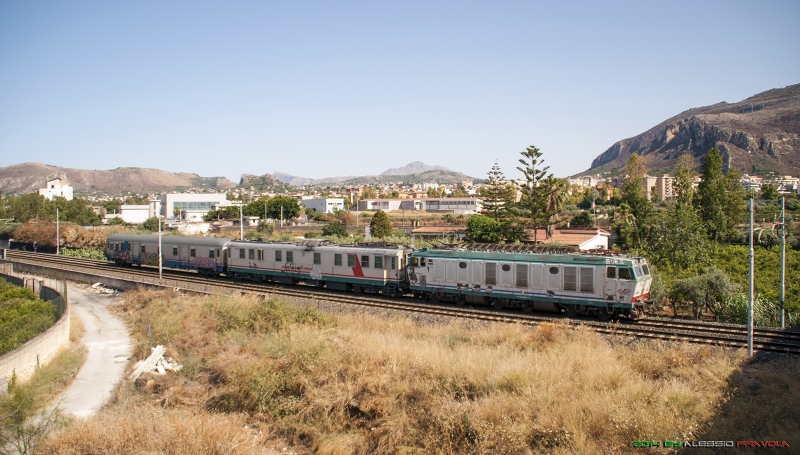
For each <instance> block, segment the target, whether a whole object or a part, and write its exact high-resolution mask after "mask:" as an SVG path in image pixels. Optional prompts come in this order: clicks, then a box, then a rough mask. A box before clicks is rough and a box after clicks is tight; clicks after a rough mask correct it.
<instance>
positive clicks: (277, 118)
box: [0, 1, 800, 180]
mask: <svg viewBox="0 0 800 455" xmlns="http://www.w3.org/2000/svg"><path fill="white" fill-rule="evenodd" d="M798 17H800V2H797V1H758V2H756V1H753V2H736V1H716V2H713V1H691V2H682V1H672V2H641V1H639V2H636V1H632V2H614V1H606V2H533V1H522V2H503V1H492V2H469V1H453V2H436V1H424V2H374V1H373V2H304V1H293V2H266V1H257V2H236V1H231V2H200V1H192V2H188V1H187V2H148V1H137V2H82V1H71V2H46V1H39V2H34V1H4V2H0V61H2V63H1V64H0V166H8V165H11V164H16V163H21V162H26V161H40V162H44V163H48V164H53V165H59V166H65V167H76V168H86V169H111V168H115V167H121V166H133V167H154V168H161V169H166V170H170V171H183V172H195V173H198V174H200V175H203V176H218V175H224V176H227V177H228V178H230V179H232V180H237V179H238V178H239V175H240V174H242V173H252V174H264V173H268V172H276V171H281V172H287V173H290V174H294V175H301V176H305V177H312V178H320V177H328V176H337V175H365V174H375V173H380V172H382V171H384V170H385V169H387V168H390V167H398V166H402V165H405V164H406V163H408V162H410V161H415V160H419V161H424V162H425V163H428V164H439V165H444V166H448V167H450V168H452V169H454V170H458V171H462V172H465V173H467V174H469V175H472V176H476V177H484V176H485V175H486V172H487V171H488V170H489V168H490V167H491V165H492V163H493V162H494V160H495V159H496V160H498V162H499V163H500V166H501V169H503V170H504V171H505V173H506V175H509V176H516V175H517V174H518V172H517V171H516V170H515V169H514V168H515V166H516V165H517V163H516V160H517V157H518V154H519V152H521V151H523V150H524V149H525V147H526V146H528V145H531V144H533V145H536V146H537V147H539V148H540V149H542V151H543V152H544V158H545V164H549V165H550V166H551V171H552V172H554V173H555V174H556V175H557V176H566V175H570V174H574V173H577V172H580V171H583V170H585V169H587V168H588V167H589V165H590V164H591V161H592V160H593V159H594V158H595V157H596V156H597V155H599V154H600V153H602V152H603V151H605V150H606V149H607V148H608V147H610V146H611V145H612V144H613V143H614V142H616V141H618V140H620V139H624V138H626V137H630V136H634V135H636V134H639V133H641V132H643V131H645V130H647V129H649V128H650V127H652V126H654V125H656V124H657V123H659V122H661V121H663V120H665V119H666V118H668V117H670V116H672V115H675V114H677V113H679V112H681V111H683V110H686V109H688V108H691V107H697V106H703V105H708V104H713V103H716V102H719V101H728V102H736V101H740V100H742V99H744V98H746V97H748V96H751V95H754V94H756V93H758V92H761V91H764V90H768V89H770V88H776V87H783V86H786V85H791V84H796V83H798V82H800V58H798V56H800V27H797V18H798Z"/></svg>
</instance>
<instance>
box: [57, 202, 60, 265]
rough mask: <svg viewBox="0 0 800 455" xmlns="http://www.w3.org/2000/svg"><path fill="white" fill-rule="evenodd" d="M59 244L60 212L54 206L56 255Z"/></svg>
mask: <svg viewBox="0 0 800 455" xmlns="http://www.w3.org/2000/svg"><path fill="white" fill-rule="evenodd" d="M60 246H61V212H60V211H59V210H58V207H56V256H58V254H59V252H60V249H59V247H60Z"/></svg>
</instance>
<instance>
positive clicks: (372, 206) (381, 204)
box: [358, 197, 483, 215]
mask: <svg viewBox="0 0 800 455" xmlns="http://www.w3.org/2000/svg"><path fill="white" fill-rule="evenodd" d="M358 209H359V210H362V211H363V210H383V211H384V212H389V211H392V210H412V211H414V210H425V211H427V212H441V213H457V214H465V215H468V214H473V213H480V212H481V210H482V209H483V201H481V200H480V199H478V198H474V197H452V198H419V199H363V200H361V201H359V202H358Z"/></svg>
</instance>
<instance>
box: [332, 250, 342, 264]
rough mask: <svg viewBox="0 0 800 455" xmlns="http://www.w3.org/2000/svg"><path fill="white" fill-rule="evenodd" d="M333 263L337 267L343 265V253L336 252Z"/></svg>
mask: <svg viewBox="0 0 800 455" xmlns="http://www.w3.org/2000/svg"><path fill="white" fill-rule="evenodd" d="M333 265H335V266H336V267H340V266H341V265H342V255H341V254H339V253H336V254H334V255H333Z"/></svg>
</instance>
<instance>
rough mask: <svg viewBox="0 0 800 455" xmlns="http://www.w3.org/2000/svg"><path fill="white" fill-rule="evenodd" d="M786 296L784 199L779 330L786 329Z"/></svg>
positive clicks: (783, 209) (782, 208) (784, 207)
mask: <svg viewBox="0 0 800 455" xmlns="http://www.w3.org/2000/svg"><path fill="white" fill-rule="evenodd" d="M785 294H786V197H782V198H781V297H780V300H781V318H780V320H781V328H782V329H784V328H786V326H785V321H784V319H783V312H784V303H785V299H784V298H785Z"/></svg>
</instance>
